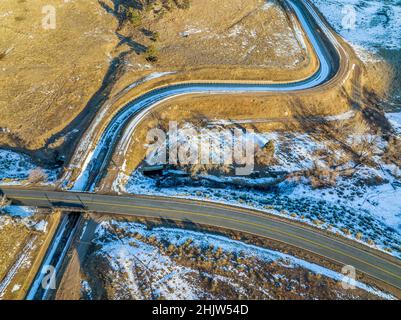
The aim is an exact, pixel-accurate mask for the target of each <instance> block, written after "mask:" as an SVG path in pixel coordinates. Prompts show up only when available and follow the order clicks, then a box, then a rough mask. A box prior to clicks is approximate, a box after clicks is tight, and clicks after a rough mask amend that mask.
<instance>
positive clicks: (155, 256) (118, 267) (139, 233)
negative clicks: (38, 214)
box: [82, 221, 392, 299]
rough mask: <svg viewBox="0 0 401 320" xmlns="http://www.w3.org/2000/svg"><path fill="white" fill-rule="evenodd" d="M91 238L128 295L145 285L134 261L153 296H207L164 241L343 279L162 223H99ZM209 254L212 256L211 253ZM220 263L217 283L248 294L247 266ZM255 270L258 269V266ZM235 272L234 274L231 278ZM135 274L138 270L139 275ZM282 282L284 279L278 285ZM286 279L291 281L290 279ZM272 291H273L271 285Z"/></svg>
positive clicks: (278, 255) (250, 247)
mask: <svg viewBox="0 0 401 320" xmlns="http://www.w3.org/2000/svg"><path fill="white" fill-rule="evenodd" d="M94 243H95V244H96V245H97V247H98V248H99V250H97V251H96V253H95V254H96V255H102V256H104V257H107V260H108V262H109V264H110V266H111V268H112V271H111V272H115V274H118V275H121V274H124V275H125V277H126V281H125V282H124V283H122V284H121V288H117V289H116V291H117V292H122V291H125V292H127V291H128V292H129V294H130V296H133V297H137V298H143V294H144V293H143V292H144V291H143V288H141V286H142V287H143V284H142V285H141V284H140V283H139V282H140V280H139V278H141V279H142V281H145V280H144V279H147V278H146V277H144V276H143V274H142V273H141V272H139V271H138V266H142V267H143V266H146V270H147V272H148V274H147V276H148V277H151V279H152V280H149V279H147V280H149V281H151V283H152V286H151V287H152V290H153V295H154V296H156V297H163V298H164V299H199V298H204V297H205V292H203V290H202V288H200V287H199V283H197V281H194V279H193V278H192V277H191V275H194V274H199V271H197V270H193V269H191V268H190V267H188V266H184V265H182V264H181V263H177V260H176V259H174V258H172V256H170V255H166V254H165V253H164V252H163V250H162V249H158V246H159V245H158V243H162V244H165V246H166V247H167V248H170V247H171V246H173V247H174V248H188V247H191V248H200V249H201V251H200V252H199V253H198V256H202V257H203V254H204V253H202V252H204V251H202V249H203V250H206V252H208V253H207V255H210V254H212V253H211V252H210V251H209V250H210V248H213V249H212V252H213V254H217V256H218V257H221V259H222V260H225V259H226V255H228V256H231V257H233V256H235V257H237V258H235V259H234V260H235V261H260V262H261V263H262V264H263V263H272V262H274V263H276V264H278V265H279V266H280V267H282V268H283V269H284V270H290V271H289V272H291V270H293V269H296V268H303V269H306V270H308V271H309V272H311V273H312V274H319V275H322V276H324V277H328V278H330V279H333V280H335V281H336V282H341V281H343V280H344V276H343V275H342V274H340V273H337V272H334V271H331V270H329V269H326V268H323V267H320V266H318V265H316V264H313V263H309V262H306V261H304V260H301V259H298V258H295V257H293V256H290V255H287V254H283V253H280V252H277V251H273V250H269V249H264V248H261V247H257V246H253V245H249V244H245V243H243V242H239V241H235V240H231V239H229V238H226V237H223V236H218V235H212V234H208V233H202V232H197V231H186V230H182V229H172V228H164V227H157V228H153V229H148V228H147V227H146V226H145V225H142V224H139V223H133V222H122V221H107V222H106V221H105V222H102V223H101V224H100V225H99V227H98V229H97V231H96V237H95V240H94ZM167 250H170V249H167ZM184 250H185V249H184ZM173 256H174V255H173ZM215 257H216V256H214V258H215ZM203 258H204V257H203ZM203 258H202V259H203ZM210 258H211V259H214V258H212V257H210ZM253 259H256V260H253ZM244 263H245V262H244ZM234 265H235V264H234ZM252 265H253V268H255V270H254V271H253V272H256V271H257V270H258V264H254V263H253V264H252ZM142 267H141V268H142ZM141 268H139V269H141ZM219 268H220V269H221V270H220V271H222V270H223V271H224V270H225V269H226V270H225V271H226V272H222V273H221V275H218V274H216V275H215V274H213V279H214V281H216V282H218V283H219V286H220V287H224V286H227V287H231V288H232V290H234V291H237V294H238V295H241V294H243V295H244V296H246V292H245V290H244V288H242V287H241V282H240V280H241V278H244V279H245V280H246V273H244V271H238V270H243V269H246V265H244V266H242V265H241V264H240V265H236V267H233V266H231V265H230V263H225V264H223V265H219V267H216V269H219ZM297 270H299V269H297ZM258 272H261V271H260V270H259V271H258ZM295 273H297V272H295ZM113 274H114V273H113ZM233 274H234V278H233V277H232V276H233ZM292 274H294V271H292ZM139 275H142V277H140V276H139ZM228 275H229V276H228ZM266 276H267V277H268V279H270V280H271V281H272V283H270V285H271V286H274V285H275V286H281V285H283V283H284V284H285V283H287V282H286V281H285V279H284V278H285V275H283V274H269V275H266ZM280 281H282V282H281V284H280ZM246 283H248V285H251V286H256V287H258V286H260V288H256V290H258V291H260V292H263V293H264V294H265V295H266V297H269V296H271V295H270V294H272V295H273V297H274V293H275V292H269V289H268V288H269V286H268V285H267V286H266V284H263V285H258V284H257V283H254V284H249V281H248V280H246ZM289 283H291V281H290V282H289ZM287 284H288V283H287ZM288 285H289V284H288ZM354 285H355V287H357V288H360V289H362V290H365V291H368V292H369V293H372V294H374V295H377V296H378V297H382V298H385V299H392V297H391V296H390V295H387V294H385V293H383V292H380V291H377V290H376V289H373V288H372V287H369V286H367V285H365V284H363V283H360V282H355V283H354ZM306 286H307V285H306ZM82 287H83V288H82V289H83V291H85V292H86V293H87V295H88V296H89V297H90V295H91V288H90V286H89V284H88V282H86V281H84V282H83V283H82ZM147 288H149V286H147ZM270 288H271V287H270ZM270 290H272V291H273V290H274V289H270ZM334 290H335V289H334ZM243 291H244V292H243ZM301 296H303V294H301ZM210 298H212V297H210ZM309 298H310V297H309Z"/></svg>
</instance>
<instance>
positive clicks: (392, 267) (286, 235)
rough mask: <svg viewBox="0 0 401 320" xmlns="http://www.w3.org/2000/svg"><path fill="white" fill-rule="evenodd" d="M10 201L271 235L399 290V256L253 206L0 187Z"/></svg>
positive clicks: (27, 204)
mask: <svg viewBox="0 0 401 320" xmlns="http://www.w3.org/2000/svg"><path fill="white" fill-rule="evenodd" d="M2 191H3V192H4V193H5V194H6V195H7V197H8V198H10V199H11V200H12V201H13V203H15V204H18V205H24V206H38V207H54V206H60V205H65V206H71V207H73V208H82V209H85V210H89V211H93V212H99V213H109V214H111V215H124V216H130V215H132V216H138V217H147V218H159V219H170V220H174V221H183V222H188V223H194V224H200V225H209V226H213V227H221V228H225V229H229V230H237V231H240V232H245V233H249V234H253V235H257V236H260V237H264V238H269V239H273V240H275V241H280V242H283V243H286V244H289V245H292V246H294V247H296V248H299V249H300V250H306V251H310V252H313V253H315V254H318V255H320V256H323V257H325V258H328V259H329V260H332V261H335V262H337V263H339V264H340V265H351V266H354V267H355V268H356V269H357V270H358V271H360V272H362V273H364V274H366V275H369V276H371V277H372V278H375V279H378V280H380V281H382V282H384V283H387V284H388V285H389V286H392V287H394V288H396V289H397V290H400V292H401V263H400V261H399V260H397V259H395V258H393V257H391V256H388V255H386V254H384V253H379V252H377V251H375V250H371V249H368V248H363V246H361V245H359V244H357V243H355V244H353V243H352V242H351V241H348V240H346V239H343V240H342V239H341V238H339V237H335V236H329V235H327V234H325V233H323V232H321V231H319V230H317V229H314V228H310V227H307V226H305V227H302V226H300V225H295V224H293V223H291V222H285V221H282V220H278V219H273V218H272V217H270V216H269V215H267V214H263V213H260V212H257V211H253V210H249V209H243V208H238V207H234V206H226V205H221V204H214V203H209V202H208V203H204V202H199V201H188V200H180V199H170V198H153V197H143V196H110V195H98V194H88V193H69V192H54V191H42V190H19V189H13V188H3V189H2Z"/></svg>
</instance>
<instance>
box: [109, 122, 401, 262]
mask: <svg viewBox="0 0 401 320" xmlns="http://www.w3.org/2000/svg"><path fill="white" fill-rule="evenodd" d="M393 118H396V117H394V116H393ZM187 139H188V138H187ZM179 140H180V139H178V141H179ZM195 140H196V139H195ZM349 140H351V143H352V141H354V142H355V141H356V142H358V143H359V140H361V141H362V140H365V142H366V143H367V145H368V146H369V150H371V152H372V155H370V156H369V158H370V161H372V162H373V164H371V165H365V164H364V165H356V164H355V163H354V161H353V160H352V158H349V157H348V156H347V153H344V151H343V150H342V149H341V148H340V147H339V145H336V144H335V143H334V145H333V141H332V140H327V141H326V140H321V139H315V138H313V137H312V136H310V135H308V134H297V133H287V134H282V133H274V132H273V133H265V134H255V141H256V142H257V144H258V145H259V146H264V145H266V143H267V142H269V141H274V146H275V147H274V148H275V150H274V161H272V163H271V164H269V165H268V166H264V167H263V166H262V167H261V168H259V171H257V172H256V173H255V175H254V176H250V177H238V176H232V175H221V174H220V175H215V174H212V173H207V172H205V173H202V172H201V173H198V175H197V177H196V179H193V178H192V177H191V176H190V175H189V174H188V173H187V172H185V171H184V170H182V169H176V168H175V169H173V170H166V172H165V173H164V176H163V177H162V178H150V177H145V176H144V175H143V174H142V173H141V170H140V169H138V170H137V171H135V172H134V173H133V174H132V175H130V176H126V175H125V174H124V173H120V174H119V176H118V179H117V180H116V183H115V184H114V186H113V187H114V189H115V191H117V192H122V193H130V194H151V195H162V196H163V195H164V196H172V197H182V198H192V199H202V200H210V201H215V202H225V203H229V204H232V205H238V206H244V207H251V208H256V209H258V210H262V211H265V212H268V213H273V214H277V215H281V216H285V217H287V218H290V219H295V220H298V221H302V222H306V223H308V224H311V225H314V226H316V227H318V228H321V229H325V230H330V231H332V232H335V233H339V234H342V235H344V236H346V237H349V238H351V239H354V240H357V241H360V242H362V243H364V244H366V245H369V246H372V247H375V248H378V249H381V250H385V251H387V252H390V253H392V254H393V255H395V256H398V257H401V201H399V199H400V198H401V168H399V167H397V166H396V165H394V164H388V163H385V162H384V161H383V159H382V155H383V153H384V152H385V150H386V148H387V145H388V143H387V142H386V141H384V140H383V139H382V138H380V137H376V136H370V135H368V134H364V135H360V136H353V137H350V138H349ZM187 141H190V139H189V140H187ZM222 150H224V149H222ZM333 161H334V162H337V163H338V164H337V165H336V164H335V163H333ZM332 166H338V167H337V169H338V172H351V173H352V174H351V175H350V176H349V174H348V173H346V174H345V173H344V175H343V174H342V173H340V174H338V176H335V178H333V182H332V181H327V185H325V187H323V188H317V187H316V186H315V185H313V181H312V179H314V178H315V176H313V174H314V172H316V171H319V170H320V171H321V174H320V178H319V179H322V180H323V181H324V182H326V180H330V177H331V176H330V167H332ZM257 169H258V168H257ZM325 170H327V171H325ZM311 175H312V176H311ZM319 182H320V180H319ZM271 186H272V187H271Z"/></svg>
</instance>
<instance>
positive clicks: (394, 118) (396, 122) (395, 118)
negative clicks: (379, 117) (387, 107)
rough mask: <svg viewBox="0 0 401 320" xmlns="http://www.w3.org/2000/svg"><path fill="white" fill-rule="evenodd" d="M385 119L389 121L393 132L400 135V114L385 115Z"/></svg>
mask: <svg viewBox="0 0 401 320" xmlns="http://www.w3.org/2000/svg"><path fill="white" fill-rule="evenodd" d="M386 115H387V119H389V120H390V122H391V124H392V126H393V128H394V130H395V131H396V132H397V134H398V135H401V112H394V113H387V114H386Z"/></svg>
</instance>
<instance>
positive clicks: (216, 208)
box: [3, 0, 401, 299]
mask: <svg viewBox="0 0 401 320" xmlns="http://www.w3.org/2000/svg"><path fill="white" fill-rule="evenodd" d="M285 3H286V5H287V9H288V10H291V11H292V13H293V14H294V15H296V17H297V19H298V20H299V22H300V24H301V25H302V28H303V30H304V32H305V35H306V36H307V37H308V40H309V41H310V43H311V45H312V47H313V49H314V51H315V54H316V57H317V59H318V60H319V69H318V71H317V72H316V73H315V74H313V75H311V76H310V77H309V78H307V79H303V80H300V81H295V82H290V83H266V84H249V83H240V82H239V83H232V82H231V83H186V84H175V85H169V86H165V87H162V88H156V89H154V90H152V91H150V92H147V93H144V94H143V95H142V96H140V97H137V98H136V99H135V100H133V101H131V102H130V103H128V104H127V105H126V106H124V107H122V108H121V109H120V111H119V112H118V113H117V114H116V115H115V116H114V117H113V118H112V119H111V120H110V121H109V122H108V123H107V125H106V126H105V128H103V129H102V131H101V132H97V134H96V136H92V135H91V134H89V133H91V132H93V131H94V129H93V128H94V127H91V129H93V130H88V132H87V133H88V135H86V136H84V137H83V140H82V141H83V142H84V141H90V144H89V145H88V144H86V143H81V144H80V146H79V147H78V148H77V150H76V152H75V154H74V157H73V159H72V163H71V167H79V168H80V169H81V171H80V175H79V176H78V178H77V179H76V181H70V180H69V178H70V176H69V173H68V172H67V173H66V175H65V179H64V182H65V183H64V185H68V184H69V183H72V185H73V187H72V191H76V192H83V191H93V190H95V187H96V186H97V185H98V183H99V181H100V180H101V178H102V175H103V174H104V173H105V172H106V171H107V170H106V169H107V167H108V165H109V161H110V158H111V156H112V154H113V152H114V150H115V148H116V145H117V144H118V142H119V139H120V138H121V137H130V136H131V135H132V132H133V131H134V129H135V126H136V124H137V123H138V122H139V121H140V120H141V119H142V117H143V116H144V115H146V113H147V112H149V111H150V110H152V108H154V107H155V106H156V105H157V104H159V103H161V102H163V101H165V100H166V99H171V98H173V97H176V96H180V95H185V94H187V95H190V94H195V93H196V94H199V93H200V94H241V93H260V92H283V93H284V92H296V91H303V92H304V91H307V90H311V89H313V88H317V87H319V88H322V87H324V86H325V85H328V84H333V83H342V81H343V80H344V78H345V76H344V75H345V74H347V72H348V70H349V69H350V66H349V60H348V56H347V53H346V51H345V50H344V48H342V46H341V45H340V43H339V42H338V41H337V38H336V36H335V35H334V34H333V32H332V31H331V29H330V28H329V27H327V25H326V23H325V22H324V21H323V20H322V18H321V17H320V15H319V14H318V13H317V12H316V11H315V9H314V7H313V6H312V5H311V4H310V3H309V1H308V0H303V1H301V0H286V1H285ZM336 81H337V82H336ZM125 142H126V141H125ZM3 192H4V193H5V194H6V195H7V196H8V197H9V198H10V199H12V200H13V202H14V203H15V204H20V205H28V206H39V207H63V206H65V207H68V208H71V207H73V208H75V209H76V210H90V211H95V212H104V213H110V214H122V215H135V216H143V217H156V218H164V219H172V220H176V221H190V222H193V223H197V224H201V225H210V226H214V227H221V228H225V229H232V230H237V231H241V232H246V233H250V234H254V235H258V236H262V237H267V238H270V239H273V240H277V241H282V242H284V243H287V244H290V245H292V246H295V247H297V248H299V249H301V250H307V251H311V252H314V253H316V254H319V255H321V256H324V257H326V258H328V259H331V260H333V261H337V262H338V263H340V264H344V265H353V266H355V267H356V268H357V269H358V270H359V271H361V272H363V273H365V274H367V275H370V276H371V277H373V278H376V279H379V280H381V281H383V282H385V283H387V284H389V285H390V286H393V287H394V288H397V290H401V269H400V263H399V261H397V260H396V259H392V258H391V257H390V256H388V257H386V256H385V255H384V254H379V253H378V252H374V251H373V250H370V249H368V248H366V249H361V246H359V245H357V244H355V245H352V243H349V241H346V240H344V241H341V240H340V239H338V238H336V237H334V236H333V237H329V236H327V235H325V234H324V233H321V232H318V231H316V230H313V229H311V228H308V227H306V226H305V227H300V226H296V225H293V224H291V223H289V222H283V221H278V220H276V219H272V218H271V217H269V216H268V215H263V214H261V213H257V212H254V211H251V210H245V209H240V208H238V207H229V206H221V205H215V204H210V203H207V204H206V203H203V202H194V201H182V200H177V199H166V198H151V197H114V196H105V195H96V194H87V193H71V192H49V191H40V190H23V189H22V190H18V189H12V188H3ZM67 220H68V219H67V218H66V219H65V220H63V222H62V223H61V224H60V227H59V230H58V231H57V234H56V235H55V239H54V241H53V243H52V244H51V246H50V248H49V250H48V253H47V255H46V257H45V260H44V261H43V264H44V265H45V264H46V263H48V264H52V265H56V266H58V265H60V264H61V262H62V261H63V259H64V257H65V252H66V250H68V244H69V243H70V240H71V239H72V237H73V234H74V230H75V226H76V225H75V224H73V223H70V224H69V222H71V221H67ZM59 239H64V240H65V243H66V245H64V246H62V245H60V243H61V241H59ZM60 252H61V254H58V253H60ZM42 279H43V274H42V273H41V270H40V271H39V273H38V275H37V277H36V279H35V281H34V283H33V285H32V287H31V290H30V292H29V293H28V295H27V299H46V297H47V295H46V292H41V291H40V284H41V282H42ZM38 290H39V291H38Z"/></svg>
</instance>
